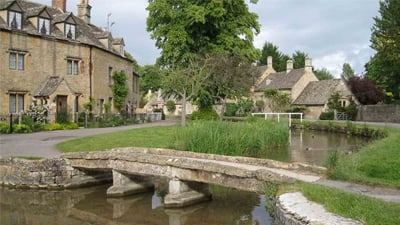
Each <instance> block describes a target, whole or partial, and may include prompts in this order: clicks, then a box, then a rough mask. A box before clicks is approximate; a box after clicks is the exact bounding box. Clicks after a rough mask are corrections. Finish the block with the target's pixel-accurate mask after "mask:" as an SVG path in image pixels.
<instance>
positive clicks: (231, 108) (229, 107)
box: [225, 103, 239, 116]
mask: <svg viewBox="0 0 400 225" xmlns="http://www.w3.org/2000/svg"><path fill="white" fill-rule="evenodd" d="M238 109H239V107H238V106H237V105H236V104H235V103H226V109H225V116H235V114H236V111H237V110H238Z"/></svg>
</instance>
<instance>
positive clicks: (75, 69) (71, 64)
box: [67, 59, 79, 76]
mask: <svg viewBox="0 0 400 225" xmlns="http://www.w3.org/2000/svg"><path fill="white" fill-rule="evenodd" d="M67 75H71V76H77V75H79V60H78V59H67Z"/></svg>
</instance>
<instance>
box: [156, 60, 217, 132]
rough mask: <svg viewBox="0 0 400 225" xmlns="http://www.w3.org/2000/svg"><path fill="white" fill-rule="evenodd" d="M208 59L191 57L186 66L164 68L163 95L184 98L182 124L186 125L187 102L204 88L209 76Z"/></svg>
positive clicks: (178, 98)
mask: <svg viewBox="0 0 400 225" xmlns="http://www.w3.org/2000/svg"><path fill="white" fill-rule="evenodd" d="M205 65H206V60H205V61H204V62H199V60H194V59H190V60H189V64H188V66H187V67H186V68H183V67H173V68H170V69H169V70H164V71H163V72H164V73H165V74H164V75H163V81H162V82H163V95H164V97H167V98H169V97H174V98H176V99H177V100H182V114H181V125H182V127H185V126H186V103H187V101H189V100H191V99H194V98H195V97H196V96H198V95H199V93H200V92H201V91H202V90H203V85H204V83H205V82H206V80H207V79H208V77H209V73H208V71H207V70H206V66H205Z"/></svg>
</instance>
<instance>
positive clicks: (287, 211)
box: [275, 192, 362, 225]
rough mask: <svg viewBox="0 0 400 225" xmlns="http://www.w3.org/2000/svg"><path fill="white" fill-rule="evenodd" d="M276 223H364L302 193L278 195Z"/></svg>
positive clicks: (326, 224) (287, 224) (359, 224)
mask: <svg viewBox="0 0 400 225" xmlns="http://www.w3.org/2000/svg"><path fill="white" fill-rule="evenodd" d="M275 224H277V225H342V224H346V225H362V223H361V222H359V221H356V220H351V219H347V218H344V217H341V216H338V215H336V214H333V213H330V212H328V211H326V209H325V208H324V207H323V206H321V205H319V204H316V203H314V202H310V201H308V200H307V199H306V198H305V197H304V196H303V194H302V193H300V192H295V193H286V194H282V195H281V196H279V197H277V201H276V203H275Z"/></svg>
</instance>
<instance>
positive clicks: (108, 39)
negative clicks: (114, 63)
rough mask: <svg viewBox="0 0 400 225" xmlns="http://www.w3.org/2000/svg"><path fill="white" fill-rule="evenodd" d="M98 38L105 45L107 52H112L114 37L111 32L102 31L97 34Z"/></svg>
mask: <svg viewBox="0 0 400 225" xmlns="http://www.w3.org/2000/svg"><path fill="white" fill-rule="evenodd" d="M95 36H96V38H97V39H98V40H99V41H100V43H101V44H103V46H104V48H106V49H107V50H112V44H113V37H112V35H111V32H109V31H101V32H97V33H95Z"/></svg>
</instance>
